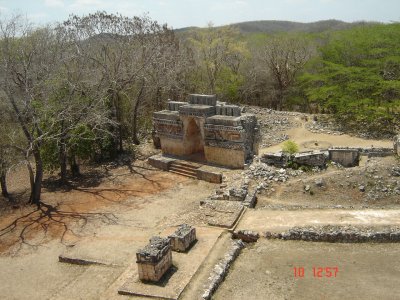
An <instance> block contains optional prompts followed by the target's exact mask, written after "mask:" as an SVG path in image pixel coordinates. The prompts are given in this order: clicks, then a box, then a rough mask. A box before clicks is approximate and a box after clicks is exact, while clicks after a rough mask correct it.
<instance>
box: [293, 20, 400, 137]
mask: <svg viewBox="0 0 400 300" xmlns="http://www.w3.org/2000/svg"><path fill="white" fill-rule="evenodd" d="M323 43H324V44H323V45H322V46H321V47H320V55H319V56H317V57H316V58H314V60H313V61H312V62H311V63H310V64H309V65H308V67H307V69H306V70H305V71H304V72H303V74H302V75H301V76H300V77H299V87H300V88H301V90H302V92H303V93H304V96H305V97H306V99H307V101H308V102H309V104H311V106H314V107H316V108H317V109H318V110H320V111H322V112H326V113H332V114H334V115H335V116H336V118H337V120H338V121H339V122H342V123H343V124H346V125H347V127H348V128H354V129H363V130H365V131H368V132H376V133H379V134H381V135H382V134H393V132H395V130H396V126H399V122H400V115H399V114H400V48H399V44H400V24H390V25H373V26H372V25H369V26H360V27H357V28H353V29H350V30H345V31H339V32H334V33H330V34H327V35H325V36H324V40H323Z"/></svg>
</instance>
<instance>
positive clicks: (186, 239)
mask: <svg viewBox="0 0 400 300" xmlns="http://www.w3.org/2000/svg"><path fill="white" fill-rule="evenodd" d="M168 238H169V239H170V241H171V247H172V250H173V251H177V252H185V251H187V250H188V249H189V248H190V246H191V245H192V244H193V242H194V241H196V228H194V227H192V226H190V225H187V224H182V225H180V226H179V227H178V229H177V230H176V231H175V232H174V233H173V234H171V235H170V236H168Z"/></svg>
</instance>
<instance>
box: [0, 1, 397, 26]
mask: <svg viewBox="0 0 400 300" xmlns="http://www.w3.org/2000/svg"><path fill="white" fill-rule="evenodd" d="M98 10H101V11H103V10H104V11H106V12H108V13H117V12H118V13H121V14H122V15H126V16H135V15H138V16H142V15H143V14H148V15H149V16H150V17H151V18H152V19H154V20H157V21H158V22H159V23H162V24H164V23H167V24H168V25H169V26H170V27H173V28H182V27H188V26H199V27H205V26H206V25H207V24H208V23H209V22H212V23H213V24H214V25H215V26H219V25H228V24H232V23H237V22H244V21H255V20H285V21H297V22H313V21H318V20H327V19H337V20H342V21H347V22H353V21H378V22H393V21H394V22H400V0H0V15H8V14H12V13H20V14H23V15H26V16H27V17H28V19H29V20H30V21H32V22H33V23H36V24H47V23H52V22H62V21H64V20H66V19H67V18H68V16H69V15H70V14H76V15H80V16H81V15H85V14H88V13H91V12H95V11H98Z"/></svg>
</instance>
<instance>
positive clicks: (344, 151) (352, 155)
mask: <svg viewBox="0 0 400 300" xmlns="http://www.w3.org/2000/svg"><path fill="white" fill-rule="evenodd" d="M328 152H329V160H330V161H333V162H335V163H338V164H340V165H342V166H343V167H355V166H358V164H359V161H360V150H359V149H357V148H330V149H328Z"/></svg>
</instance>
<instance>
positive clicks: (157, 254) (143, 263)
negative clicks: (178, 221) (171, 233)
mask: <svg viewBox="0 0 400 300" xmlns="http://www.w3.org/2000/svg"><path fill="white" fill-rule="evenodd" d="M136 264H137V266H138V274H139V279H140V280H142V281H153V282H158V281H159V280H160V279H161V277H162V276H163V275H164V274H165V272H167V271H168V269H169V268H170V267H171V265H172V254H171V244H170V240H169V239H168V238H161V237H152V238H151V239H150V242H149V244H148V245H146V246H145V247H144V248H143V249H141V250H139V251H138V252H136Z"/></svg>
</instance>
